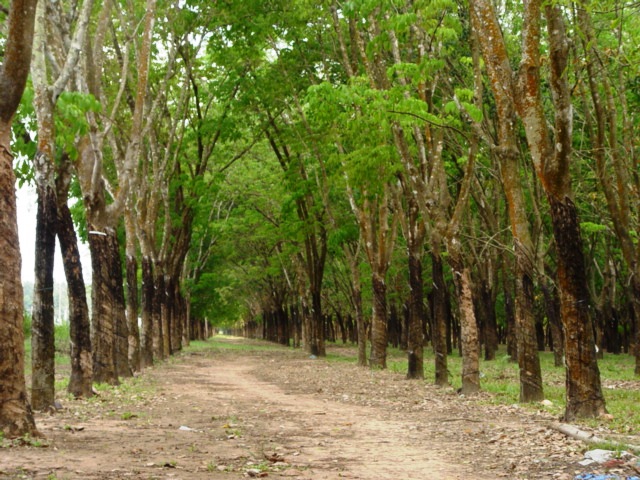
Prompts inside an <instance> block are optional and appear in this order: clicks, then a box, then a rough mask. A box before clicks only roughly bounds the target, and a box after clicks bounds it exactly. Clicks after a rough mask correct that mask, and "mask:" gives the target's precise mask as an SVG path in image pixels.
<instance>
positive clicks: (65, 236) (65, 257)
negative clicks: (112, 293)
mask: <svg viewBox="0 0 640 480" xmlns="http://www.w3.org/2000/svg"><path fill="white" fill-rule="evenodd" d="M59 198H60V197H59ZM58 240H59V241H60V250H61V252H62V263H63V265H64V273H65V277H66V280H67V289H68V295H69V317H70V318H69V337H70V340H71V352H70V355H71V375H70V377H69V386H68V388H67V390H68V391H69V393H71V394H72V395H73V396H74V397H76V398H78V397H83V398H89V397H91V396H93V389H92V384H93V360H92V358H91V335H90V331H91V327H90V323H89V306H88V304H87V292H86V289H85V285H84V277H83V276H82V265H81V264H80V252H79V251H78V239H77V237H76V232H75V230H74V228H73V220H72V218H71V212H70V211H69V207H68V206H67V204H66V202H62V203H59V204H58Z"/></svg>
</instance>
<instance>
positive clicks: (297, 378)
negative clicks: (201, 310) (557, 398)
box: [0, 349, 581, 480]
mask: <svg viewBox="0 0 640 480" xmlns="http://www.w3.org/2000/svg"><path fill="white" fill-rule="evenodd" d="M446 395H449V396H448V397H446ZM468 402H469V401H467V400H465V399H457V396H452V395H451V394H446V393H445V392H443V391H441V390H440V391H439V390H437V389H435V388H434V387H431V386H428V385H426V384H424V383H422V382H407V381H404V380H402V378H401V376H400V375H398V374H393V373H392V372H369V371H366V370H362V369H357V368H356V367H354V366H353V365H352V364H346V365H341V364H335V363H332V364H331V365H329V364H328V363H326V362H324V361H322V360H310V359H308V358H307V357H306V356H304V355H303V354H302V353H300V352H291V351H290V350H286V349H282V350H276V351H273V350H264V351H254V352H251V353H247V352H239V351H235V350H232V349H230V350H227V349H225V350H219V349H218V350H209V351H205V352H198V353H191V354H187V355H184V356H182V357H181V358H180V359H177V360H171V361H169V362H167V363H165V364H163V365H161V366H159V367H156V368H153V369H150V370H147V371H146V373H145V375H144V376H143V377H140V378H138V379H136V381H134V382H133V383H132V384H128V385H126V386H123V387H121V388H119V389H114V390H110V391H107V392H103V393H101V395H100V396H99V397H98V398H96V399H92V400H89V401H72V400H67V401H63V403H64V407H65V408H64V409H63V410H62V411H60V412H58V413H57V414H55V415H48V414H40V415H38V418H37V423H38V426H39V428H40V430H41V431H42V432H43V433H44V434H45V435H46V437H47V440H48V443H49V446H48V447H46V448H36V447H19V448H4V449H0V478H7V479H19V478H25V479H48V480H54V479H58V480H62V479H214V480H216V479H235V478H246V477H267V476H268V477H269V478H292V479H314V480H315V479H318V480H330V479H340V478H353V479H363V480H364V479H371V480H373V479H407V480H409V479H434V480H438V479H441V480H458V479H459V480H462V479H477V480H483V479H495V478H510V479H515V478H522V479H524V478H531V479H534V478H535V479H543V478H548V479H554V478H557V479H568V478H572V477H570V476H569V474H568V473H565V472H566V471H567V470H569V471H571V468H573V466H575V460H576V459H577V458H578V457H579V456H580V455H579V450H580V448H581V447H580V446H579V445H577V444H575V443H573V442H571V441H569V440H566V439H564V438H563V437H562V436H558V434H555V433H553V432H551V431H549V430H547V429H545V427H544V426H543V421H544V420H548V419H541V418H538V416H536V415H535V414H531V415H523V414H522V412H520V411H518V409H516V408H515V407H514V408H512V409H511V410H510V408H511V407H509V408H507V407H479V406H478V404H477V401H475V400H474V403H468Z"/></svg>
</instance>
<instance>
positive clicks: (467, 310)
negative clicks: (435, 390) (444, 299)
mask: <svg viewBox="0 0 640 480" xmlns="http://www.w3.org/2000/svg"><path fill="white" fill-rule="evenodd" d="M450 253H451V252H450ZM450 262H451V267H452V269H453V279H454V283H455V285H456V291H457V296H458V308H459V311H460V343H461V347H462V388H461V390H460V393H462V394H464V395H469V394H473V393H476V392H478V391H480V342H479V339H478V324H477V322H476V317H475V314H474V311H473V296H472V293H471V292H472V290H471V274H470V272H469V269H468V268H467V267H466V266H464V265H463V264H462V262H461V261H460V260H457V259H454V258H451V257H450Z"/></svg>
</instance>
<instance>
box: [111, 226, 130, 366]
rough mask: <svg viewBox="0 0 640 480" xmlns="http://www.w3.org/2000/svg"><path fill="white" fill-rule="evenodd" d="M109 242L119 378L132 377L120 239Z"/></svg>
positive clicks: (116, 359)
mask: <svg viewBox="0 0 640 480" xmlns="http://www.w3.org/2000/svg"><path fill="white" fill-rule="evenodd" d="M110 240H111V241H110V242H109V250H110V252H109V260H110V261H111V272H112V273H111V275H112V276H111V282H110V283H109V284H108V285H109V288H110V292H111V298H112V299H113V314H114V315H115V318H114V320H115V352H114V355H115V362H116V372H117V375H118V376H122V377H125V378H126V377H132V376H133V370H132V368H131V366H130V365H129V326H128V324H127V304H126V300H125V298H124V277H123V275H122V259H121V258H120V246H119V244H118V237H117V236H113V237H112V238H111V239H110Z"/></svg>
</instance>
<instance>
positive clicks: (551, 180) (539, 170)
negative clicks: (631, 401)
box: [470, 0, 605, 420]
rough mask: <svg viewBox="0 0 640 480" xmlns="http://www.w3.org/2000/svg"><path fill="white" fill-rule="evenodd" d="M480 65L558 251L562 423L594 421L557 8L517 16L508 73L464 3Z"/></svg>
mask: <svg viewBox="0 0 640 480" xmlns="http://www.w3.org/2000/svg"><path fill="white" fill-rule="evenodd" d="M470 8H471V18H472V21H473V22H474V25H475V26H476V31H478V32H479V31H482V32H483V33H482V35H478V39H479V42H480V45H481V49H482V53H483V57H484V60H485V65H486V68H487V71H488V72H489V78H490V83H491V89H492V92H493V94H494V97H495V98H496V99H504V101H505V102H506V103H507V104H509V105H508V108H511V109H512V108H515V111H516V112H517V114H518V116H519V118H520V120H521V121H522V124H523V126H524V129H525V134H526V138H527V143H528V146H529V151H530V154H531V158H532V161H533V164H534V168H535V170H536V174H537V176H538V179H539V180H540V183H541V185H542V187H543V189H544V191H545V194H546V197H547V200H548V202H549V205H550V208H551V219H552V224H553V232H554V240H555V243H556V249H557V262H558V285H559V289H560V304H561V307H560V308H561V316H562V322H563V326H564V331H565V344H564V347H565V358H566V365H567V373H566V385H567V394H566V395H567V405H566V409H565V418H566V419H567V420H571V419H574V418H577V417H594V416H598V415H601V414H603V413H605V402H604V397H603V395H602V387H601V383H600V372H599V369H598V364H597V360H596V355H595V342H594V334H593V328H592V320H591V318H590V313H589V304H590V297H589V291H588V288H587V284H586V278H587V276H586V272H585V263H584V254H583V249H582V240H581V234H580V224H579V221H578V214H577V209H576V205H575V203H574V201H573V200H572V189H571V174H570V170H569V166H570V164H571V158H572V140H573V138H572V123H573V118H572V114H571V111H572V105H571V97H570V89H569V86H568V81H567V75H568V39H567V35H566V29H565V24H564V18H563V16H562V10H561V9H560V7H559V6H553V5H545V6H543V5H542V3H541V2H538V1H527V2H525V3H524V8H523V22H524V23H523V29H522V54H521V59H520V66H519V70H518V72H517V74H516V72H513V71H512V69H511V63H510V62H511V59H510V58H509V57H508V55H507V50H506V46H505V43H504V38H503V35H502V31H501V28H500V23H499V21H498V18H497V15H496V12H495V9H494V7H493V5H492V4H490V3H489V2H485V1H484V0H473V1H472V2H471V3H470ZM543 13H544V15H545V19H546V23H547V37H546V41H547V42H548V45H549V65H550V68H549V78H548V82H549V88H550V91H551V97H552V105H553V107H554V108H553V114H554V119H553V122H554V135H553V137H552V134H551V132H550V130H549V127H548V120H547V118H546V115H545V109H544V108H543V101H544V100H543V95H542V86H541V58H540V56H541V53H540V46H541V34H542V32H541V24H542V22H541V17H542V14H543Z"/></svg>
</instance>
